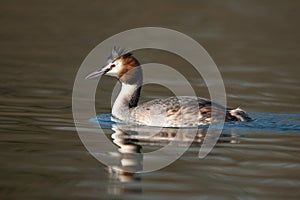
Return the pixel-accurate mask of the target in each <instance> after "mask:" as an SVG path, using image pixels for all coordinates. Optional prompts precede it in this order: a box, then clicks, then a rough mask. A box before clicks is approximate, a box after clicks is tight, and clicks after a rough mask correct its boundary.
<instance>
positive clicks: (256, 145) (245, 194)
mask: <svg viewBox="0 0 300 200" xmlns="http://www.w3.org/2000/svg"><path fill="white" fill-rule="evenodd" d="M153 4H157V5H156V6H153ZM171 4H172V7H170V5H171ZM141 7H143V8H147V9H143V12H138V13H136V11H138V10H140V8H141ZM298 8H299V3H298V2H296V1H286V2H285V3H284V4H282V2H281V1H272V3H270V2H268V1H251V2H244V1H239V2H236V1H226V2H220V1H209V2H202V1H199V2H198V1H195V2H192V1H191V2H189V3H185V2H180V1H164V2H161V3H159V2H151V4H150V3H147V2H142V3H140V2H132V3H129V2H119V3H118V4H117V3H109V2H107V3H102V2H100V1H97V2H89V3H85V4H83V3H82V2H80V1H72V3H71V2H68V1H60V2H56V3H54V2H53V1H43V2H36V1H26V2H19V1H18V2H17V1H2V2H1V3H0V10H1V12H0V13H1V15H0V24H1V26H0V27H1V32H0V41H1V45H0V69H1V73H0V93H1V95H0V108H1V109H0V113H1V114H0V142H1V145H0V147H1V151H0V155H1V164H0V172H1V173H0V175H1V179H0V198H1V199H20V198H22V199H41V198H43V199H186V198H189V199H284V198H285V199H299V197H300V192H299V186H300V174H299V169H300V164H299V163H300V159H299V158H300V157H299V155H300V152H299V151H300V148H299V146H300V140H299V138H300V130H299V126H300V125H299V119H300V117H299V113H300V107H299V101H300V98H299V83H300V79H299V74H300V73H299V52H300V48H299V42H298V41H299V32H300V29H299V26H298V23H299V22H298V19H299V12H297V10H298ZM123 10H126V11H127V13H126V14H124V15H123V16H122V17H120V16H119V15H118V13H123ZM139 26H162V27H168V28H171V29H175V30H178V31H181V32H183V33H185V34H187V35H189V36H191V37H193V38H194V39H196V40H197V41H198V42H200V43H201V44H202V45H203V46H204V47H205V48H206V49H207V51H208V52H209V53H210V55H211V56H212V57H213V59H214V60H215V62H216V64H217V65H218V67H219V69H220V71H221V73H222V77H223V79H224V83H225V87H226V92H227V102H228V104H229V105H230V106H240V107H241V108H243V109H245V110H247V111H249V112H250V115H251V117H253V118H254V119H255V120H254V121H253V122H250V123H238V124H237V123H228V124H226V125H225V129H224V131H223V135H222V136H221V137H220V139H219V142H218V143H217V145H216V146H215V148H214V149H213V151H212V152H211V153H210V154H209V155H208V156H207V157H206V158H204V159H199V158H198V153H199V148H200V147H201V145H202V141H203V140H202V139H203V136H205V134H206V132H205V131H206V130H205V129H200V131H199V133H198V134H197V135H196V138H195V140H194V141H193V143H192V145H191V147H190V148H189V149H188V150H187V151H186V152H185V153H184V155H183V156H182V157H180V158H179V159H178V160H177V161H176V162H174V163H172V164H171V165H169V166H167V167H166V168H163V169H161V170H159V171H155V172H150V173H145V174H133V173H115V171H114V170H113V169H114V168H108V167H106V166H104V165H103V164H101V163H100V162H98V161H97V160H96V159H95V158H94V157H93V156H91V155H90V154H89V153H88V151H87V150H86V149H85V147H84V145H83V144H82V142H81V140H80V139H79V137H78V134H77V132H76V131H75V127H74V122H73V116H72V108H71V101H72V98H71V97H72V87H73V82H74V78H75V75H76V72H77V70H78V67H79V66H80V64H81V62H82V60H83V59H84V57H85V56H86V55H87V53H88V52H89V51H90V50H91V49H92V48H93V47H95V46H96V45H97V44H98V43H99V42H101V41H103V40H104V39H106V38H107V37H109V36H111V35H113V34H116V33H118V32H120V31H123V30H126V29H129V28H134V27H139ZM135 55H136V56H137V58H138V59H139V60H140V61H141V62H143V63H147V62H153V61H156V62H158V63H164V64H168V65H169V66H172V67H174V68H176V69H178V70H179V71H180V72H181V73H183V74H184V75H185V76H186V77H188V78H189V80H190V82H191V83H192V84H193V87H194V88H195V90H196V91H197V94H198V95H199V96H204V97H208V93H207V89H206V87H205V84H204V83H203V82H202V79H201V77H199V76H196V75H195V72H194V71H193V70H192V69H191V68H189V67H188V66H187V65H186V63H185V62H184V61H183V60H181V59H178V58H176V56H174V55H170V54H167V53H164V52H157V51H154V50H153V51H140V52H136V54H135ZM182 66H186V67H182ZM101 81H103V82H101V84H100V85H99V88H98V92H97V94H96V99H97V103H96V110H97V113H98V114H99V115H100V114H107V113H110V109H111V108H110V106H111V105H110V98H111V91H112V89H113V86H114V84H115V83H116V81H115V80H114V79H112V78H104V79H101ZM174 84H176V82H174ZM142 95H143V96H142V99H141V101H142V102H145V101H149V100H152V99H154V98H161V97H166V96H169V95H172V93H171V92H170V91H168V90H167V89H166V88H163V87H159V86H157V85H149V86H146V87H145V88H143V92H142ZM83 117H86V116H83ZM86 123H87V124H89V123H91V122H89V121H88V120H87V122H86ZM106 125H107V126H105V127H104V129H103V130H104V132H105V135H106V136H107V137H108V138H110V139H111V140H112V141H114V139H113V138H114V137H115V136H116V135H114V132H113V131H112V130H111V129H110V126H111V124H110V123H109V122H108V123H107V124H106ZM90 129H93V130H94V128H93V127H92V126H91V127H90ZM151 131H153V130H150V132H149V130H148V133H152V132H151ZM168 131H170V132H171V134H170V135H168V134H167V133H168ZM168 131H165V134H162V135H158V136H159V137H158V136H156V137H153V138H152V139H151V140H149V139H148V138H147V137H146V138H145V137H144V138H137V137H138V136H139V135H136V136H135V138H134V139H133V138H132V136H128V135H122V134H119V136H120V135H121V136H122V137H121V139H123V142H125V143H126V144H128V145H129V146H130V145H131V148H132V149H134V150H135V151H137V152H138V151H141V152H151V151H153V150H157V149H159V148H161V147H162V146H164V145H166V144H168V142H169V141H170V140H173V139H174V137H173V136H174V134H173V132H172V130H168ZM144 132H147V131H144ZM119 133H121V132H119ZM112 137H113V138H112ZM185 138H186V139H187V141H189V139H190V138H191V137H190V135H188V134H187V137H185ZM176 142H178V144H179V145H184V144H185V143H182V142H181V141H176ZM119 144H120V143H119ZM127 147H128V146H127ZM116 148H117V146H116ZM178 148H180V147H178ZM113 155H116V156H119V158H122V156H125V157H126V156H128V157H129V158H130V159H135V160H137V161H139V159H141V158H140V157H138V155H137V154H136V153H134V152H131V153H129V154H126V155H123V154H121V153H120V152H117V154H113ZM164 158H165V157H164V155H161V157H158V158H157V159H164ZM119 167H122V166H119ZM135 167H137V168H141V167H142V166H141V165H136V166H135Z"/></svg>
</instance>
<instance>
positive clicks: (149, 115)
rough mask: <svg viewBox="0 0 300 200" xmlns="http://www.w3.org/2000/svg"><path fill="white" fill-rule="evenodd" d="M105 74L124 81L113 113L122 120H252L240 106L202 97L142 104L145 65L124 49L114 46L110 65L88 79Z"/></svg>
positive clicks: (180, 123)
mask: <svg viewBox="0 0 300 200" xmlns="http://www.w3.org/2000/svg"><path fill="white" fill-rule="evenodd" d="M101 75H110V76H113V77H116V78H117V79H118V80H120V81H121V83H122V89H121V91H120V93H119V95H118V97H117V99H116V101H115V103H114V105H113V108H112V115H113V116H114V117H115V118H116V119H118V120H121V121H127V122H135V123H139V124H143V125H149V126H164V127H184V126H185V127H186V126H199V125H208V124H210V123H211V122H213V121H218V120H221V119H222V117H223V116H225V121H249V120H250V117H249V116H248V115H247V114H246V113H245V112H244V111H243V110H242V109H240V108H237V109H230V108H224V107H223V106H221V105H219V104H216V103H213V102H211V101H210V100H208V99H204V98H200V97H188V96H179V97H169V98H166V99H155V100H152V101H149V102H146V103H144V104H142V105H139V106H138V101H139V97H140V92H141V87H142V83H143V74H142V68H141V66H140V63H139V62H138V60H137V59H136V58H135V57H133V56H132V54H131V53H128V52H126V51H125V50H124V49H120V48H113V50H112V53H111V56H110V57H109V59H108V61H107V64H106V66H105V67H103V68H102V69H100V70H97V71H95V72H92V73H91V74H89V75H88V76H87V77H86V79H92V78H95V77H98V76H101ZM212 107H213V109H212ZM212 111H213V112H212Z"/></svg>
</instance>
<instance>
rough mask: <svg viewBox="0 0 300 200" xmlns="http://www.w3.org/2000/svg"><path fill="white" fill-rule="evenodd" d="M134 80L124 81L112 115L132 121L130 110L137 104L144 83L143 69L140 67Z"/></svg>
mask: <svg viewBox="0 0 300 200" xmlns="http://www.w3.org/2000/svg"><path fill="white" fill-rule="evenodd" d="M136 75H137V76H135V77H134V80H133V79H132V80H130V81H128V82H127V83H125V82H122V88H121V91H120V93H119V95H118V97H117V99H116V101H115V103H114V105H113V108H112V115H113V116H114V117H116V118H118V119H119V120H122V121H131V119H130V110H131V108H133V107H136V106H137V103H138V101H139V97H140V90H141V87H142V83H143V75H142V70H141V69H139V70H138V73H137V74H136Z"/></svg>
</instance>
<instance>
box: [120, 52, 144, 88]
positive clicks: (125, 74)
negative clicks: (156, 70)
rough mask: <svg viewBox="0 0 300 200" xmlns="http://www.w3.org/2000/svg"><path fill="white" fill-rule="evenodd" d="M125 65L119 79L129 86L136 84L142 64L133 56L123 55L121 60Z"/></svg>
mask: <svg viewBox="0 0 300 200" xmlns="http://www.w3.org/2000/svg"><path fill="white" fill-rule="evenodd" d="M120 59H121V61H122V63H123V66H124V67H123V68H122V69H121V71H120V72H119V74H118V79H119V80H120V81H122V82H124V83H127V84H133V83H136V81H137V79H138V77H137V76H139V74H138V70H139V69H137V67H139V65H140V63H139V61H137V59H135V58H134V57H133V56H131V55H123V56H122V57H121V58H120Z"/></svg>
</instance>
